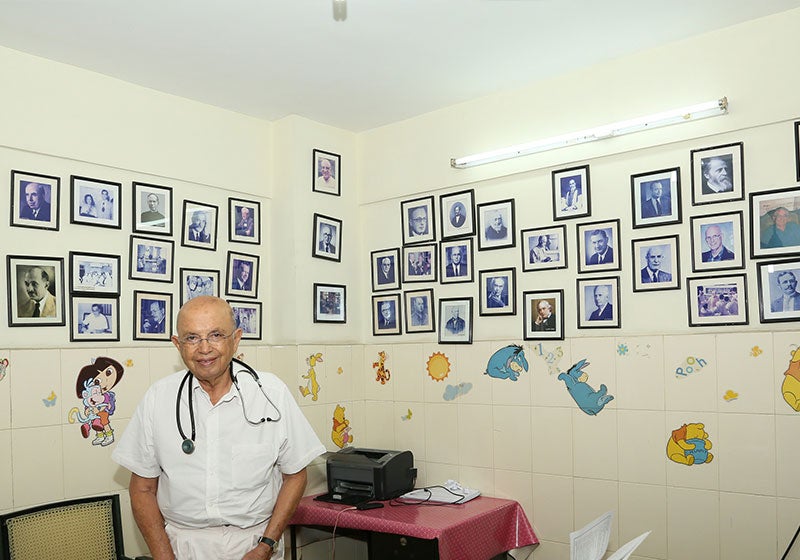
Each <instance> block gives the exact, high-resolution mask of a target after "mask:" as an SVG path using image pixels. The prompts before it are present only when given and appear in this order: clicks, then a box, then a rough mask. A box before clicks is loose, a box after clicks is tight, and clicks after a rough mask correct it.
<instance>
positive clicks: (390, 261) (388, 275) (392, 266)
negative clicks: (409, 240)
mask: <svg viewBox="0 0 800 560" xmlns="http://www.w3.org/2000/svg"><path fill="white" fill-rule="evenodd" d="M370 264H371V266H372V291H373V292H384V291H387V290H398V289H400V278H401V277H402V275H403V267H402V263H401V262H400V249H399V248H398V247H393V248H391V249H380V250H378V251H372V252H371V253H370Z"/></svg>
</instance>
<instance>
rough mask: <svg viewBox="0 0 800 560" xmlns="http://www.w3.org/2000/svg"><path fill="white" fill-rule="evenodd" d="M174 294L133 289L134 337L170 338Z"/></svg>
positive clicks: (143, 338)
mask: <svg viewBox="0 0 800 560" xmlns="http://www.w3.org/2000/svg"><path fill="white" fill-rule="evenodd" d="M171 335H172V294H167V293H162V292H141V291H138V290H134V291H133V339H134V340H170V336H171Z"/></svg>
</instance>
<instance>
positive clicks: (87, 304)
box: [69, 296, 119, 342]
mask: <svg viewBox="0 0 800 560" xmlns="http://www.w3.org/2000/svg"><path fill="white" fill-rule="evenodd" d="M71 305H72V321H71V322H70V324H69V340H70V342H85V341H89V342H93V341H99V340H104V341H106V340H111V341H119V298H100V297H91V296H72V298H71Z"/></svg>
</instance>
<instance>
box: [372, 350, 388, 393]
mask: <svg viewBox="0 0 800 560" xmlns="http://www.w3.org/2000/svg"><path fill="white" fill-rule="evenodd" d="M387 359H388V356H387V355H386V352H384V351H383V350H381V351H380V352H378V361H377V362H372V367H374V368H377V369H376V370H375V381H380V382H381V385H386V382H387V381H389V379H391V378H392V372H391V371H389V370H388V369H386V360H387Z"/></svg>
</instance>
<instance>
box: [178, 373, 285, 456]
mask: <svg viewBox="0 0 800 560" xmlns="http://www.w3.org/2000/svg"><path fill="white" fill-rule="evenodd" d="M234 362H235V363H237V364H239V365H240V366H242V367H243V368H244V369H245V371H246V372H247V373H249V374H250V377H252V378H253V381H255V382H256V384H257V385H258V388H259V389H260V390H261V394H262V395H264V398H265V399H267V402H269V404H270V405H272V408H274V409H275V412H277V413H278V417H277V418H269V417H267V418H262V419H261V420H258V421H257V422H254V421H253V420H250V418H249V417H248V416H247V411H246V410H245V408H244V398H242V391H241V390H240V389H239V376H238V375H233V364H234ZM228 367H229V368H230V375H231V381H233V385H234V387H236V392H237V393H239V402H241V403H242V414H243V415H244V419H245V420H247V422H248V423H250V424H253V425H254V426H257V425H259V424H263V423H264V422H277V421H279V420H280V419H281V417H282V416H281V411H280V410H278V407H277V406H275V403H274V402H272V399H270V398H269V396H268V395H267V393H266V392H265V391H264V387H262V386H261V379H259V377H258V374H257V373H256V371H255V370H254V369H253V368H251V367H250V366H249V365H247V364H246V363H244V362H243V361H241V360H237V359H236V358H232V359H231V363H230V365H229V366H228ZM239 373H241V372H239ZM187 380H188V381H189V421H190V422H191V425H192V437H191V438H187V437H186V434H185V433H184V432H183V426H182V425H181V395H182V394H183V386H184V385H186V381H187ZM193 383H194V374H193V373H192V372H191V371H187V372H186V375H184V376H183V380H181V386H180V387H179V388H178V398H177V400H176V401H175V420H176V422H177V424H178V433H179V434H180V435H181V438H182V439H183V441H182V443H181V450H183V452H184V453H186V454H187V455H191V454H192V453H194V450H195V445H194V440H195V437H196V435H197V432H196V431H195V424H194V393H193V392H192V384H193Z"/></svg>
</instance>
